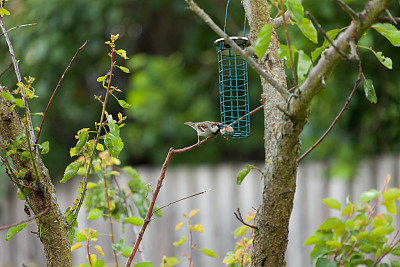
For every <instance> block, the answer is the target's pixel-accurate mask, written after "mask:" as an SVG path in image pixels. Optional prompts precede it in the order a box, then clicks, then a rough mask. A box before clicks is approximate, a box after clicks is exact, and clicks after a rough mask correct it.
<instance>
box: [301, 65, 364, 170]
mask: <svg viewBox="0 0 400 267" xmlns="http://www.w3.org/2000/svg"><path fill="white" fill-rule="evenodd" d="M361 77H362V68H361V60H360V61H359V62H358V77H357V80H356V82H355V84H354V87H353V90H352V91H351V93H350V95H349V97H348V98H347V100H346V102H345V103H344V106H343V108H342V109H341V110H340V112H339V114H338V115H337V116H336V118H335V119H334V120H333V122H332V123H331V125H329V127H328V129H327V130H326V131H325V133H324V134H323V135H322V136H321V137H320V138H319V139H318V141H317V142H315V144H314V145H312V146H311V147H310V148H309V149H308V150H307V151H306V152H305V153H304V154H303V155H301V156H300V157H299V158H298V159H297V163H300V161H302V160H303V159H304V158H305V157H306V156H307V155H308V154H310V152H311V151H313V150H314V148H316V147H317V146H318V145H319V144H320V143H321V142H322V140H324V139H325V137H326V136H327V135H328V133H329V132H330V131H331V130H332V128H333V126H335V124H336V123H337V122H338V120H339V119H340V117H341V116H342V114H343V112H344V111H345V110H346V109H347V106H348V105H349V103H350V101H351V99H352V98H353V95H354V93H355V92H356V90H357V88H358V85H359V84H360V82H361Z"/></svg>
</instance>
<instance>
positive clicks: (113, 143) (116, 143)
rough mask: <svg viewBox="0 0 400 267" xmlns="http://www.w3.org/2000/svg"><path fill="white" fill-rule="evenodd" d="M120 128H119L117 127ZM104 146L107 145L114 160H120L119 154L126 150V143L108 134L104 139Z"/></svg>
mask: <svg viewBox="0 0 400 267" xmlns="http://www.w3.org/2000/svg"><path fill="white" fill-rule="evenodd" d="M117 127H118V126H117ZM104 144H105V145H106V147H107V149H108V151H109V152H110V155H111V156H112V157H114V158H118V155H119V153H120V152H121V151H122V149H123V148H124V143H123V142H122V139H121V138H120V137H116V136H115V135H113V134H112V133H108V134H107V135H106V137H105V138H104Z"/></svg>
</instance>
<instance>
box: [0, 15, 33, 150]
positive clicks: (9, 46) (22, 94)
mask: <svg viewBox="0 0 400 267" xmlns="http://www.w3.org/2000/svg"><path fill="white" fill-rule="evenodd" d="M0 28H1V30H2V31H3V35H4V38H5V39H6V42H7V45H8V50H9V51H10V55H11V59H12V62H13V65H14V70H15V75H16V76H17V80H18V83H21V82H22V79H21V74H20V72H19V67H18V62H17V60H16V59H15V53H14V49H13V46H12V43H11V41H10V38H8V34H7V31H6V28H5V27H4V24H3V20H2V18H1V17H0ZM21 97H22V100H23V101H24V103H25V113H26V114H27V116H26V117H27V119H28V128H29V135H30V136H28V137H27V138H30V139H31V142H32V143H34V141H35V132H34V131H33V126H32V118H31V112H30V110H29V106H28V102H27V99H26V96H25V92H24V90H21Z"/></svg>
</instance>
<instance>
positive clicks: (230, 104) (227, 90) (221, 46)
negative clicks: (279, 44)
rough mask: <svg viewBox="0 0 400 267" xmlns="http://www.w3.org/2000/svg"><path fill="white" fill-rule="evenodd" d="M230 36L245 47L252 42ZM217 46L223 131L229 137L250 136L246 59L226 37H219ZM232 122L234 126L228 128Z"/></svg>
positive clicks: (216, 42)
mask: <svg viewBox="0 0 400 267" xmlns="http://www.w3.org/2000/svg"><path fill="white" fill-rule="evenodd" d="M231 39H232V40H233V41H234V42H235V43H236V44H237V45H239V46H240V47H241V48H242V49H244V48H245V47H246V46H247V45H248V44H249V41H248V39H247V38H246V37H231ZM215 45H216V46H217V51H218V69H219V96H220V112H221V123H222V129H221V133H222V135H223V136H226V137H228V138H230V139H240V138H245V137H248V136H249V135H250V116H249V89H248V75H247V62H246V60H244V59H243V58H242V57H241V56H240V55H239V54H238V53H237V52H236V50H234V49H232V48H231V47H230V46H229V45H228V44H226V43H225V41H224V39H223V38H220V39H218V40H216V41H215ZM234 122H235V123H234ZM229 124H231V125H232V128H227V125H229Z"/></svg>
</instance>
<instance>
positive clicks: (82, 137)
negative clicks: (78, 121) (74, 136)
mask: <svg viewBox="0 0 400 267" xmlns="http://www.w3.org/2000/svg"><path fill="white" fill-rule="evenodd" d="M88 137H89V132H88V130H87V129H84V130H81V131H80V133H79V135H78V138H79V140H78V142H77V143H76V146H75V151H76V152H77V153H79V152H80V151H81V150H82V148H83V147H84V145H85V144H86V142H87V139H88Z"/></svg>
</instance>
